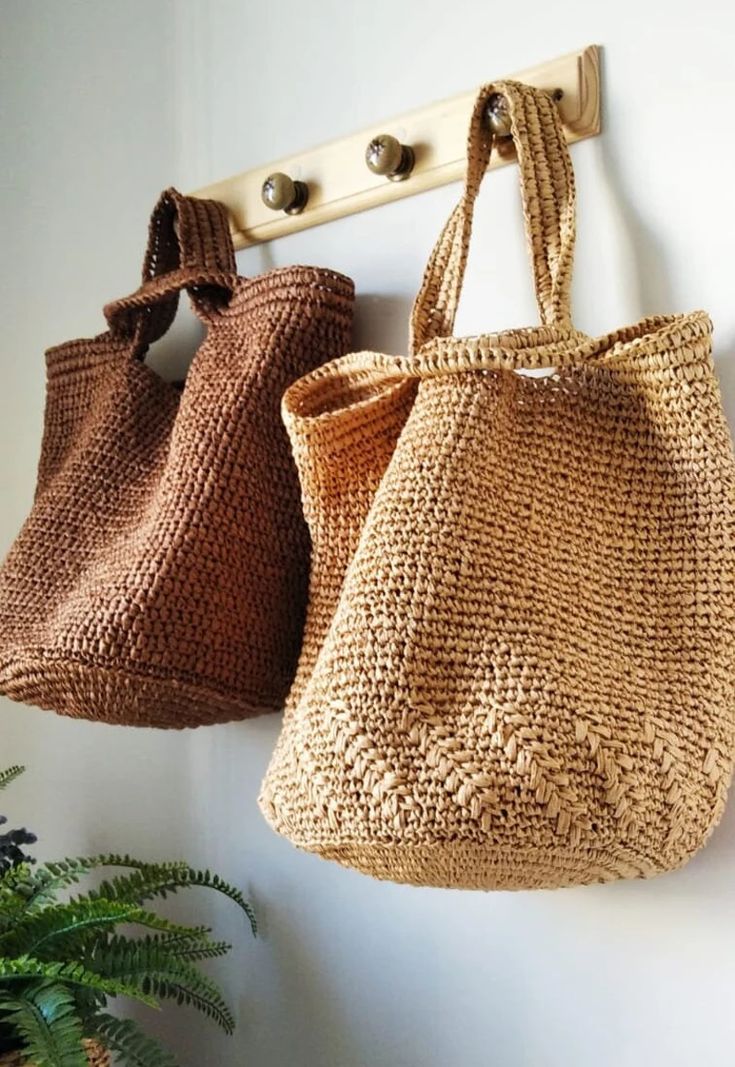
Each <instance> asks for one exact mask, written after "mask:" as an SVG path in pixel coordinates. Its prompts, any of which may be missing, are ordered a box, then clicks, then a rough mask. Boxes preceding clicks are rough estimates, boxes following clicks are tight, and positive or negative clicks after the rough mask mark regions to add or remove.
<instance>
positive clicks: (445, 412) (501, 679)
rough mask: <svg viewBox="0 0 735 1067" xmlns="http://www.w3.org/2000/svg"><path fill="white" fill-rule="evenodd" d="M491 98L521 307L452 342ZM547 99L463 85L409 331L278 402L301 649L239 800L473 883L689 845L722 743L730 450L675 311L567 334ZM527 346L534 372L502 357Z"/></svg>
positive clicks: (385, 858) (392, 872) (361, 865)
mask: <svg viewBox="0 0 735 1067" xmlns="http://www.w3.org/2000/svg"><path fill="white" fill-rule="evenodd" d="M492 92H502V93H503V94H505V96H506V98H507V100H508V103H509V106H510V112H511V116H512V123H513V137H514V141H515V147H516V151H517V154H518V159H519V172H520V178H521V186H522V193H523V203H524V212H525V218H526V226H527V232H528V238H529V245H530V251H531V258H532V262H533V268H534V278H535V283H536V291H537V297H538V304H539V310H540V315H541V326H539V327H534V328H531V329H522V330H514V331H509V332H506V333H501V334H496V335H489V336H482V337H475V338H468V339H464V340H460V339H453V338H451V336H450V335H451V332H452V328H453V322H454V312H455V309H456V305H457V299H458V296H459V291H460V287H461V282H462V274H463V271H464V266H465V262H466V256H467V245H468V241H469V235H470V228H471V217H472V204H473V200H474V197H475V195H476V192H477V189H478V186H479V183H480V179H481V177H482V174H483V173H484V171H485V169H486V165H487V162H488V158H489V152H490V147H491V146H490V141H489V138H488V136H487V134H486V133H485V130H484V124H483V109H484V103H485V101H486V99H487V97H488V96H489V94H490V93H492ZM573 241H574V184H573V177H572V172H571V167H570V163H569V156H568V152H567V149H566V145H565V141H564V136H563V131H562V129H561V126H560V123H559V119H558V116H557V113H556V108H555V106H554V104H553V103H552V101H551V100H550V98H549V97H548V96H546V95H545V94H544V93H541V92H538V91H536V90H533V89H531V88H528V87H524V86H521V85H518V84H515V83H500V84H497V85H491V86H486V87H485V88H484V89H483V90H482V92H481V93H480V95H479V97H478V102H477V106H476V109H475V112H474V115H473V119H472V125H471V130H470V137H469V162H468V176H467V182H466V188H465V193H464V196H463V198H462V201H461V203H460V205H459V207H458V208H457V210H456V211H455V212H454V214H453V216H452V218H451V219H450V221H449V223H448V225H447V227H446V228H445V230H444V232H443V234H442V236H441V238H440V240H439V242H438V245H437V248H436V250H435V254H434V256H433V257H432V260H431V262H430V264H429V267H428V269H427V273H426V276H425V279H424V283H423V286H422V289H421V292H420V294H419V298H418V300H417V303H416V307H415V311H414V315H413V321H412V336H413V349H412V354H410V355H409V356H406V357H394V356H386V355H379V354H375V353H370V352H362V353H357V354H354V355H350V356H346V357H344V358H343V359H341V360H337V361H335V362H333V363H331V364H330V365H328V366H326V367H324V368H322V369H319V370H317V371H315V372H314V373H313V374H311V375H309V376H307V377H305V378H304V379H303V380H301V381H299V382H298V383H296V384H295V385H293V386H292V387H291V389H290V390H289V391H288V393H287V394H286V397H285V401H284V412H285V419H286V422H287V425H288V429H289V433H290V436H291V440H292V443H293V446H294V452H295V455H296V459H297V465H298V467H299V473H300V478H301V485H302V493H303V498H304V505H305V511H306V515H307V519H308V523H309V526H310V529H311V534H312V540H313V554H312V576H311V592H310V604H309V612H308V617H307V625H306V636H305V643H304V649H303V653H302V658H301V663H300V667H299V671H298V674H297V679H296V682H295V685H294V689H293V692H292V695H291V697H290V699H289V704H288V707H287V712H286V717H285V721H284V726H283V730H282V734H281V737H280V739H279V742H278V745H277V747H276V750H275V753H274V756H273V758H272V761H271V765H270V768H269V770H268V773H267V776H266V780H265V782H264V785H263V790H262V794H261V799H260V803H261V807H262V810H263V812H264V814H265V816H266V818H267V819H268V820H269V821H270V823H271V824H272V826H273V827H274V828H275V829H276V830H277V831H279V832H280V833H282V834H284V835H285V836H287V837H288V838H290V840H291V841H292V842H294V843H295V844H296V845H298V846H299V847H301V848H304V849H307V850H310V851H313V852H316V853H318V854H319V855H321V856H323V857H326V858H328V859H333V860H337V861H339V862H340V863H343V864H346V865H348V866H351V867H354V868H357V869H358V870H360V871H364V872H366V873H368V874H372V875H375V876H377V877H379V878H388V879H392V880H394V881H399V882H411V883H416V884H420V885H433V886H454V887H467V888H485V889H519V888H535V887H558V886H567V885H575V884H584V883H592V882H605V881H610V880H613V879H617V878H628V877H647V876H650V875H654V874H657V873H659V872H662V871H667V870H670V869H672V868H675V867H677V866H679V865H681V864H682V863H684V862H685V861H686V860H687V859H688V858H689V857H690V856H691V855H692V853H694V852H695V851H696V850H697V849H698V848H699V847H700V846H701V845H702V844H703V843H704V841H705V840H706V838H707V836H708V834H709V833H710V831H711V830H712V828H713V826H714V825H715V823H716V822H717V820H718V818H719V816H720V813H721V811H722V809H723V805H724V802H725V796H726V791H727V786H728V783H729V779H730V775H731V770H732V760H733V740H734V738H733V678H734V677H735V670H734V668H735V663H734V662H733V658H734V657H733V648H734V637H735V633H734V628H735V600H734V595H733V594H734V581H733V579H734V574H733V568H734V561H735V555H734V553H733V503H734V501H735V495H734V492H735V464H734V462H733V455H732V449H731V443H730V436H729V432H728V428H727V425H726V422H725V418H724V415H723V411H722V406H721V400H720V395H719V390H718V386H717V381H716V378H715V374H714V370H713V365H712V362H711V355H710V322H709V320H708V318H707V316H706V315H704V314H703V313H701V312H697V313H694V314H690V315H682V316H674V317H671V318H652V319H648V320H646V321H644V322H641V323H638V324H637V325H635V326H632V327H629V328H626V329H622V330H620V331H618V332H617V333H614V334H611V335H608V336H605V337H600V338H596V339H593V338H590V337H587V336H585V335H583V334H581V333H579V332H577V331H575V330H574V329H573V327H572V326H571V319H570V314H569V288H570V280H571V264H572V252H573ZM531 368H536V369H540V368H546V369H547V370H548V371H550V373H549V374H548V375H547V376H545V377H543V376H537V377H534V376H529V375H524V374H520V373H517V372H518V371H520V370H525V369H531Z"/></svg>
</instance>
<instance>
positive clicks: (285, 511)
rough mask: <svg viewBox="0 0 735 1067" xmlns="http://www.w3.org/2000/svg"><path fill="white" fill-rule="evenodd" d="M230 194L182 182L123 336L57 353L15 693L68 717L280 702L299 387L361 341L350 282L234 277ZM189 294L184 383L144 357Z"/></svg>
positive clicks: (231, 709) (20, 548) (6, 676)
mask: <svg viewBox="0 0 735 1067" xmlns="http://www.w3.org/2000/svg"><path fill="white" fill-rule="evenodd" d="M234 271H235V259H234V253H233V250H232V244H231V240H230V236H229V228H228V223H227V217H226V213H225V210H224V208H222V207H221V206H220V205H219V204H216V203H214V202H212V201H203V200H194V199H191V198H187V197H182V196H181V195H180V194H178V193H177V192H176V191H175V190H169V191H168V192H166V193H165V194H164V195H163V197H162V198H161V201H160V203H159V205H158V207H157V208H156V210H155V212H154V215H153V220H152V223H151V232H150V241H149V248H148V253H147V255H146V259H145V264H144V270H143V284H142V286H141V288H140V289H139V290H138V291H137V292H136V293H134V294H133V295H132V296H130V297H127V298H125V299H123V300H120V301H118V302H116V303H114V304H110V305H109V306H108V307H107V308H106V309H105V313H106V316H107V319H108V323H109V326H110V328H109V330H108V332H106V333H104V334H102V335H100V336H99V337H96V338H94V339H91V340H82V341H73V342H71V343H69V344H65V345H62V346H60V347H58V348H54V349H52V350H51V351H50V352H49V353H48V354H47V367H48V398H47V407H46V425H45V433H44V441H43V447H42V455H41V461H40V466H39V475H38V489H37V494H36V499H35V503H34V506H33V510H32V512H31V514H30V517H29V518H28V520H27V522H26V524H25V526H24V528H23V530H22V531H21V534H20V536H19V537H18V539H17V541H16V543H15V545H14V546H13V548H12V549H11V551H10V554H9V555H8V557H7V559H6V561H5V563H4V565H3V568H2V570H1V571H0V691H2V692H4V693H6V694H7V695H8V696H10V697H12V698H14V699H16V700H21V701H25V702H26V703H31V704H36V705H38V706H40V707H45V708H51V709H54V710H56V711H58V712H62V713H64V714H67V715H74V716H83V717H86V718H95V719H101V720H105V721H109V722H118V723H125V724H128V725H154V726H166V727H183V726H195V725H199V724H205V723H213V722H218V721H225V720H228V719H235V718H243V717H246V716H249V715H255V714H258V713H260V712H266V711H272V710H276V709H279V708H280V707H281V706H282V704H283V699H284V697H285V695H286V692H287V691H288V687H289V684H290V682H291V679H292V676H293V671H294V668H295V664H296V660H297V657H298V651H299V647H300V640H301V631H302V627H303V616H304V611H305V603H306V590H307V584H308V553H309V537H308V530H307V528H306V525H305V523H304V520H303V517H302V514H301V506H300V500H299V487H298V478H297V474H296V470H295V467H294V464H293V460H292V458H291V454H290V448H289V443H288V438H287V435H286V432H285V429H284V427H283V424H282V422H281V418H280V401H281V397H282V395H283V392H284V390H285V389H286V387H287V386H288V385H290V384H291V383H292V382H293V381H294V380H295V379H297V378H298V377H299V376H300V375H302V374H304V373H305V372H307V371H310V370H312V369H313V368H314V367H316V366H317V365H318V364H319V363H321V362H322V361H323V360H325V359H331V358H334V357H335V356H337V355H339V354H341V353H343V352H344V351H346V350H347V348H348V346H349V337H350V329H351V317H352V302H353V287H352V283H351V282H350V281H349V280H348V279H346V278H344V277H342V276H341V275H337V274H334V273H331V272H329V271H326V270H321V269H317V268H311V267H293V268H286V269H279V270H274V271H271V272H270V273H269V274H266V275H263V276H262V277H258V278H254V279H252V280H248V279H245V278H239V277H238V276H237V275H236V274H235V273H234ZM182 288H187V289H188V290H189V293H190V296H191V300H192V304H193V306H194V309H195V311H196V313H197V315H198V316H199V318H200V319H201V320H202V322H203V323H204V325H205V327H206V337H205V339H204V341H203V342H202V344H201V346H200V348H199V349H198V351H197V353H196V355H195V357H194V361H193V363H192V365H191V368H190V371H189V374H188V376H187V378H186V382H185V383H184V386H183V389H182V388H181V387H180V386H176V385H174V384H170V383H166V382H164V381H162V380H161V379H160V378H159V377H158V376H157V375H156V374H155V373H154V372H153V371H152V370H151V369H150V368H149V367H148V366H147V365H146V363H145V362H144V361H143V357H144V355H145V352H146V349H147V346H148V345H149V344H151V343H152V342H153V341H155V340H156V339H158V338H159V337H160V336H161V334H162V333H163V332H164V331H165V330H166V329H167V327H168V326H169V324H170V323H171V321H172V319H173V317H174V315H175V312H176V306H177V300H178V293H179V291H180V290H181V289H182Z"/></svg>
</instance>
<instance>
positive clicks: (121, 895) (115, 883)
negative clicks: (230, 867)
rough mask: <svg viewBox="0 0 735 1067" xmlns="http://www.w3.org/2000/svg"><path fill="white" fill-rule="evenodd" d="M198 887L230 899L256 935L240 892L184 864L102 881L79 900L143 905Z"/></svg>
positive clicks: (247, 905) (248, 906) (148, 869)
mask: <svg viewBox="0 0 735 1067" xmlns="http://www.w3.org/2000/svg"><path fill="white" fill-rule="evenodd" d="M191 887H201V888H205V889H214V890H215V891H216V892H217V893H221V894H222V895H223V896H225V897H228V898H229V899H230V900H232V901H233V902H234V903H235V904H237V906H238V907H239V908H240V910H241V911H243V912H244V913H245V915H246V916H247V918H248V921H249V923H250V928H251V930H252V932H253V935H255V934H256V932H257V922H256V919H255V914H254V912H253V909H252V908H251V906H250V904H248V902H247V900H245V897H244V896H243V895H242V893H241V892H240V890H239V889H236V888H235V887H234V886H232V885H230V884H229V883H228V882H225V881H224V879H222V878H220V877H219V875H217V874H212V873H211V872H210V871H197V870H194V869H193V868H191V867H187V866H186V864H182V865H178V866H166V865H162V866H161V867H160V868H159V867H149V868H144V869H141V870H139V871H136V872H134V873H133V874H130V875H121V876H120V877H119V878H112V879H110V881H107V882H103V883H102V884H101V885H100V886H98V887H97V888H96V889H93V890H90V892H89V893H87V894H84V895H83V897H82V898H80V899H87V900H96V899H99V898H104V899H106V900H122V901H125V902H130V901H134V902H135V903H137V904H142V903H143V902H144V901H147V900H153V899H154V898H156V897H160V898H162V899H165V898H166V897H167V896H169V895H170V894H174V893H177V892H178V891H179V890H180V889H188V888H191Z"/></svg>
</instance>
